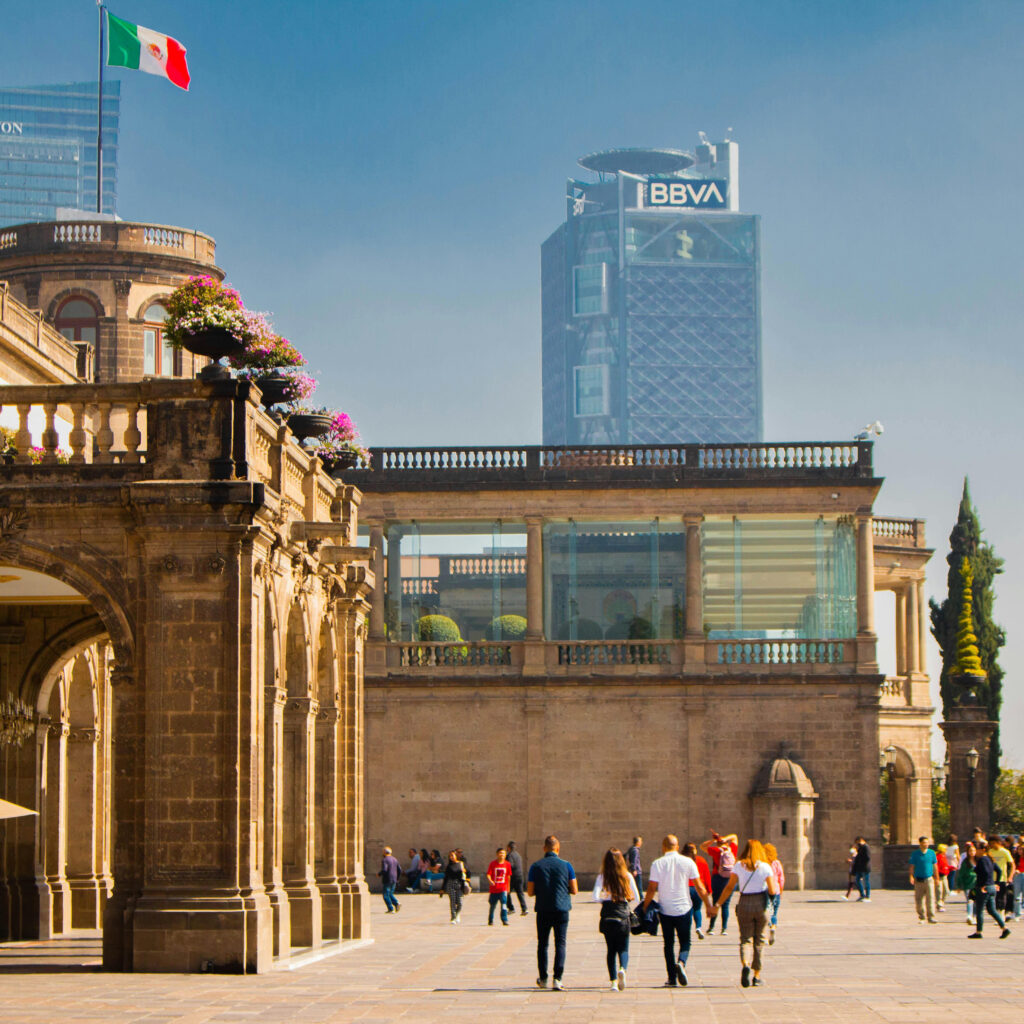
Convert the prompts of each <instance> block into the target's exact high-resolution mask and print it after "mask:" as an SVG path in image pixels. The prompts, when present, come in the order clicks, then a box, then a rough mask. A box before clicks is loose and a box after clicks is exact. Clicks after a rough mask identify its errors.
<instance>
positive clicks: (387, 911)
mask: <svg viewBox="0 0 1024 1024" xmlns="http://www.w3.org/2000/svg"><path fill="white" fill-rule="evenodd" d="M384 913H385V914H393V913H394V911H393V910H392V909H391V908H390V907H388V909H387V910H385V911H384Z"/></svg>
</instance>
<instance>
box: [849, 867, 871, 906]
mask: <svg viewBox="0 0 1024 1024" xmlns="http://www.w3.org/2000/svg"><path fill="white" fill-rule="evenodd" d="M853 880H854V881H855V882H856V883H857V892H859V893H860V895H861V899H865V900H869V899H871V872H870V871H858V872H857V874H855V875H854V876H853Z"/></svg>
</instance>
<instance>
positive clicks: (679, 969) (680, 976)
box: [676, 960, 687, 988]
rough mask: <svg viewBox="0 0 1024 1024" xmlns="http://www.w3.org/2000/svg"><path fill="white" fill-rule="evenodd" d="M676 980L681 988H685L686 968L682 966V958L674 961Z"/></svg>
mask: <svg viewBox="0 0 1024 1024" xmlns="http://www.w3.org/2000/svg"><path fill="white" fill-rule="evenodd" d="M676 980H677V981H678V982H679V984H680V985H682V986H683V988H686V984H687V981H686V968H685V967H684V966H683V962H682V960H677V961H676Z"/></svg>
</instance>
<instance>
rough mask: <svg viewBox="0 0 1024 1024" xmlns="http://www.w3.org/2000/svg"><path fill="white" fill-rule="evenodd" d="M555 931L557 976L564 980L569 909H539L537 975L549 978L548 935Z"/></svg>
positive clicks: (558, 978) (542, 978) (544, 978)
mask: <svg viewBox="0 0 1024 1024" xmlns="http://www.w3.org/2000/svg"><path fill="white" fill-rule="evenodd" d="M552 931H554V933H555V978H556V979H557V980H558V981H561V980H562V971H564V970H565V940H566V937H567V935H568V933H569V911H568V910H538V911H537V977H538V978H540V980H541V981H547V980H548V937H549V936H550V935H551V932H552Z"/></svg>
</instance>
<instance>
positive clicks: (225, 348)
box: [181, 327, 245, 380]
mask: <svg viewBox="0 0 1024 1024" xmlns="http://www.w3.org/2000/svg"><path fill="white" fill-rule="evenodd" d="M181 347H182V348H183V349H185V350H187V351H188V352H191V353H192V354H193V355H195V356H206V358H207V359H212V360H213V362H212V363H211V364H210V365H209V366H205V367H203V369H202V370H200V371H199V374H198V376H199V379H200V380H217V379H219V378H221V377H230V376H231V372H230V370H228V368H227V367H226V366H221V365H220V360H221V359H223V358H224V357H225V356H240V355H241V354H242V353H243V352H244V351H245V345H244V344H243V343H242V342H240V341H239V340H238V339H237V338H236V337H235V336H234V335H233V334H229V333H228V332H227V331H226V330H225V329H224V328H223V327H209V328H207V329H206V330H205V331H197V332H196V333H195V334H183V335H181Z"/></svg>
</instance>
